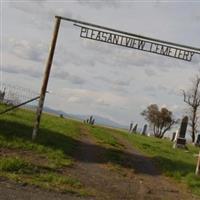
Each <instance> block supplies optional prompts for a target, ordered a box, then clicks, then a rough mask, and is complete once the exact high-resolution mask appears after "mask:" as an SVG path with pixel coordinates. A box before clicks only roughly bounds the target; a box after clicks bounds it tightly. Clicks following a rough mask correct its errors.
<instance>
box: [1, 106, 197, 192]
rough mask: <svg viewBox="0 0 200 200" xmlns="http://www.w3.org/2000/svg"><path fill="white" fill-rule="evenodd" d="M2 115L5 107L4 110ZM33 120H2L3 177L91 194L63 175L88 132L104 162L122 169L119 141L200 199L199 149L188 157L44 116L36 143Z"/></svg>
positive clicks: (146, 140)
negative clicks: (182, 183)
mask: <svg viewBox="0 0 200 200" xmlns="http://www.w3.org/2000/svg"><path fill="white" fill-rule="evenodd" d="M3 109H4V106H3V105H1V106H0V110H3ZM34 115H35V113H33V112H31V111H28V110H17V111H15V112H11V113H9V114H4V115H2V116H0V176H4V177H8V178H10V179H14V180H16V181H18V182H23V183H25V184H33V185H38V186H40V187H44V188H49V189H52V190H58V191H64V192H65V191H66V192H72V193H76V194H78V195H89V194H91V193H92V192H91V190H90V188H86V187H85V186H84V185H83V184H82V183H81V182H80V181H79V180H78V179H76V178H74V177H72V176H68V175H66V174H65V169H66V168H69V167H73V164H74V159H73V155H74V152H75V151H76V148H77V147H78V146H79V140H78V139H79V137H80V133H81V128H83V127H84V128H85V129H87V131H88V132H89V133H90V135H91V137H93V138H94V139H95V140H96V141H97V142H98V144H99V145H101V146H102V147H104V148H105V149H106V151H105V155H104V156H105V157H106V162H109V163H111V164H112V165H115V166H118V167H120V166H124V154H123V149H124V146H123V145H122V144H121V143H120V142H119V141H118V137H121V138H123V139H124V140H126V141H128V142H129V143H130V144H131V145H132V146H134V147H135V148H137V149H138V150H139V151H141V152H143V153H144V154H146V155H148V156H150V157H151V158H152V159H153V160H154V161H155V163H156V164H157V165H158V167H159V168H160V170H161V171H162V172H163V173H164V174H166V175H167V176H170V177H173V178H175V179H176V180H177V181H180V182H184V183H186V184H187V185H188V186H189V187H190V188H191V189H192V191H193V192H194V193H196V194H198V195H200V178H199V177H195V176H194V171H195V167H196V161H197V158H196V157H194V154H197V153H198V150H199V149H198V148H195V147H193V146H188V147H189V148H188V151H185V150H180V149H172V143H171V142H170V141H168V140H160V139H156V138H152V137H144V136H140V135H136V134H132V135H130V134H126V133H124V132H121V131H118V130H112V129H108V128H103V127H98V126H94V127H91V126H88V125H84V124H82V123H80V122H77V121H73V120H69V119H62V118H59V117H55V116H51V115H48V114H45V115H43V117H42V123H41V128H40V132H39V135H38V137H37V139H36V141H35V142H32V141H31V134H32V127H33V121H34ZM63 174H65V175H64V176H63Z"/></svg>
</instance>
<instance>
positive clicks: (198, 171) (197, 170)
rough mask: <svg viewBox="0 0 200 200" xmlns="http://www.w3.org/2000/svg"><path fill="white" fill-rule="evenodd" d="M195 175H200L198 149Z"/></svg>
mask: <svg viewBox="0 0 200 200" xmlns="http://www.w3.org/2000/svg"><path fill="white" fill-rule="evenodd" d="M195 174H196V175H200V151H199V156H198V160H197V167H196V172H195Z"/></svg>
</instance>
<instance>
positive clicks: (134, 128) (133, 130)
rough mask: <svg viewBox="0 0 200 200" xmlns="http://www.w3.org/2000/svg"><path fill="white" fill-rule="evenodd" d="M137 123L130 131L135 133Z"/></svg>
mask: <svg viewBox="0 0 200 200" xmlns="http://www.w3.org/2000/svg"><path fill="white" fill-rule="evenodd" d="M137 126H138V125H137V124H136V125H135V126H134V127H133V129H132V133H136V132H137Z"/></svg>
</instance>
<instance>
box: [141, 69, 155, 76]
mask: <svg viewBox="0 0 200 200" xmlns="http://www.w3.org/2000/svg"><path fill="white" fill-rule="evenodd" d="M144 72H145V74H146V75H147V76H156V72H155V70H153V69H149V68H147V69H145V70H144Z"/></svg>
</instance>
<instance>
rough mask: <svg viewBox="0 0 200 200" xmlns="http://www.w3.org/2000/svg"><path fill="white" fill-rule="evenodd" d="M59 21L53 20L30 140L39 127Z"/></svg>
mask: <svg viewBox="0 0 200 200" xmlns="http://www.w3.org/2000/svg"><path fill="white" fill-rule="evenodd" d="M60 21H61V18H60V17H56V18H55V26H54V31H53V37H52V41H51V46H50V49H49V56H48V60H47V63H46V69H45V74H44V78H43V84H42V88H41V92H40V99H39V103H38V107H37V112H36V120H35V124H34V128H33V133H32V140H34V139H35V138H36V136H37V132H38V129H39V125H40V118H41V115H42V110H43V105H44V100H45V94H46V90H47V85H48V80H49V75H50V70H51V65H52V62H53V56H54V51H55V47H56V41H57V37H58V31H59V27H60Z"/></svg>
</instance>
